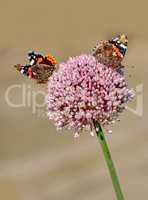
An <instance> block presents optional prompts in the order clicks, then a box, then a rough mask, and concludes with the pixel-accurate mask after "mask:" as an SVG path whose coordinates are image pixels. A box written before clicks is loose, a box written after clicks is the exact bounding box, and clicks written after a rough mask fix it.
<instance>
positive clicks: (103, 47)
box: [92, 34, 128, 69]
mask: <svg viewBox="0 0 148 200" xmlns="http://www.w3.org/2000/svg"><path fill="white" fill-rule="evenodd" d="M127 44H128V39H127V36H126V35H124V34H121V35H119V36H117V37H115V38H112V39H111V40H107V41H102V42H100V43H98V44H97V45H96V46H95V47H94V48H93V50H92V55H93V56H95V57H96V58H97V59H98V60H99V61H100V62H103V63H104V64H108V65H110V66H111V67H113V68H115V69H117V68H122V67H123V66H122V65H121V61H122V60H123V58H124V55H125V53H126V49H127Z"/></svg>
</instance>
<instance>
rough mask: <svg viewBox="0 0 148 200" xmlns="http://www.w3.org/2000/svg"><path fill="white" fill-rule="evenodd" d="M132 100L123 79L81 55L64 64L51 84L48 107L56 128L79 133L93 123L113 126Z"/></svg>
mask: <svg viewBox="0 0 148 200" xmlns="http://www.w3.org/2000/svg"><path fill="white" fill-rule="evenodd" d="M132 97H133V91H132V90H129V89H128V88H127V84H126V82H125V79H124V76H122V75H121V74H120V73H118V72H117V71H115V70H113V69H112V68H111V67H108V66H105V65H103V64H101V63H99V62H98V61H97V60H96V59H95V57H94V56H92V55H80V56H76V57H74V58H70V59H69V60H68V61H67V62H65V63H61V64H60V65H59V69H58V71H57V72H55V73H54V74H53V76H52V77H50V79H49V82H48V95H47V107H48V116H49V119H50V120H53V121H54V122H55V125H56V126H57V128H63V127H65V126H67V127H68V128H69V129H71V128H74V129H75V132H77V133H79V132H80V131H81V130H82V129H83V128H87V129H88V128H90V129H92V126H93V120H95V121H98V122H99V123H100V124H101V125H105V124H109V123H112V122H113V121H114V120H116V119H117V118H118V114H119V113H120V112H122V111H123V110H124V108H125V107H124V103H125V102H127V101H128V100H130V99H131V98H132Z"/></svg>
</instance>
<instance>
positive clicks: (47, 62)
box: [14, 51, 57, 83]
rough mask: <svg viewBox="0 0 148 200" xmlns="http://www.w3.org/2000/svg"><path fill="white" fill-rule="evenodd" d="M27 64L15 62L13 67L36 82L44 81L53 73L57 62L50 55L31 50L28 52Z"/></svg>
mask: <svg viewBox="0 0 148 200" xmlns="http://www.w3.org/2000/svg"><path fill="white" fill-rule="evenodd" d="M28 60H29V64H28V65H21V64H17V65H15V66H14V67H15V68H16V69H17V70H18V71H19V72H20V73H21V74H23V75H25V76H27V77H29V78H31V79H35V80H36V81H37V83H46V82H47V81H48V78H49V77H50V76H51V75H52V74H53V72H54V70H55V68H56V67H55V66H56V64H57V61H56V59H55V58H54V57H53V56H52V55H46V56H43V55H42V54H40V53H36V52H34V51H31V52H29V53H28Z"/></svg>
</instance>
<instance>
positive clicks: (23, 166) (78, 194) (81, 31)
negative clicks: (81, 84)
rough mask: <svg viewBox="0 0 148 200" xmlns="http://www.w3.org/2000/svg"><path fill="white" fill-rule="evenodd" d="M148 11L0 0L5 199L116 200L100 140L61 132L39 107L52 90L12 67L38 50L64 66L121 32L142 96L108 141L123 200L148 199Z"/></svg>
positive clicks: (80, 1)
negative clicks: (76, 138)
mask: <svg viewBox="0 0 148 200" xmlns="http://www.w3.org/2000/svg"><path fill="white" fill-rule="evenodd" d="M147 8H148V3H147V1H143V0H141V1H127V0H124V1H98V0H92V1H84V0H75V1H70V0H62V1H59V0H54V1H51V0H48V1H47V0H43V1H35V0H31V1H30V0H25V1H20V0H13V1H1V5H0V25H1V26H0V81H1V84H0V199H1V200H65V199H66V200H67V199H71V200H76V199H77V200H90V199H93V200H98V199H99V200H107V199H109V200H115V195H114V191H113V188H112V184H111V180H110V177H109V174H108V171H107V168H106V164H105V162H104V158H103V155H102V151H101V148H100V146H99V144H98V143H97V140H96V137H91V136H90V135H89V134H85V133H84V134H83V135H81V137H80V138H79V139H78V140H76V141H75V140H74V139H73V136H72V132H68V131H63V132H57V131H56V129H55V127H54V125H53V124H52V123H50V122H49V121H48V119H47V117H46V115H44V110H46V109H45V108H44V106H41V104H42V102H43V99H44V95H45V94H46V87H43V86H37V85H36V83H35V82H33V81H30V80H28V79H27V78H25V77H23V76H21V75H20V74H19V73H17V72H16V71H15V69H14V68H13V65H14V64H17V63H25V62H26V60H25V59H26V58H25V56H26V53H27V51H28V50H32V49H34V50H36V51H40V52H42V53H45V54H46V53H51V54H53V55H54V56H55V57H56V58H57V60H58V62H61V61H64V60H66V59H67V58H68V57H69V56H75V55H78V54H80V53H88V52H89V51H90V49H91V48H92V47H93V46H94V45H95V44H96V42H97V41H99V40H104V39H109V38H111V37H112V36H114V35H116V34H118V33H125V34H127V35H128V37H129V46H128V51H127V54H126V57H125V59H124V62H123V63H124V64H125V65H127V68H126V77H127V81H128V84H129V87H132V88H134V89H135V91H136V94H137V95H136V97H135V100H134V101H133V102H132V103H130V104H128V109H127V111H126V112H125V113H124V114H122V116H121V117H120V119H121V121H120V122H118V123H116V124H115V125H113V126H112V127H111V129H112V130H113V134H111V135H109V134H107V135H106V138H107V142H108V143H109V146H110V148H111V151H112V156H113V159H114V161H115V164H116V166H117V169H118V173H119V176H120V180H121V184H122V187H123V191H124V193H125V199H128V200H139V199H142V200H147V199H148V153H147V150H148V126H147V118H148V114H147V108H148V105H147V101H148V93H147V89H148V88H147V83H148V70H147V69H148V68H147V67H148V66H147V65H148V26H147V19H148V14H147V13H148V12H147ZM22 92H24V93H22ZM24 96H25V98H24ZM20 104H22V105H20Z"/></svg>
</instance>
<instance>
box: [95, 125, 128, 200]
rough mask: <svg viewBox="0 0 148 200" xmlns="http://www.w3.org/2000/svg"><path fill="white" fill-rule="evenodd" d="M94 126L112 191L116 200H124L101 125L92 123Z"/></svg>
mask: <svg viewBox="0 0 148 200" xmlns="http://www.w3.org/2000/svg"><path fill="white" fill-rule="evenodd" d="M94 126H95V131H96V134H97V138H98V141H99V142H100V144H101V147H102V150H103V154H104V157H105V160H106V163H107V166H108V169H109V172H110V175H111V179H112V183H113V187H114V190H115V193H116V197H117V200H124V197H123V194H122V191H121V187H120V183H119V179H118V176H117V173H116V169H115V166H114V163H113V161H112V157H111V154H110V151H109V148H108V145H107V143H106V140H105V137H104V133H103V130H102V128H101V125H100V124H99V123H98V122H94Z"/></svg>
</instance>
